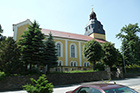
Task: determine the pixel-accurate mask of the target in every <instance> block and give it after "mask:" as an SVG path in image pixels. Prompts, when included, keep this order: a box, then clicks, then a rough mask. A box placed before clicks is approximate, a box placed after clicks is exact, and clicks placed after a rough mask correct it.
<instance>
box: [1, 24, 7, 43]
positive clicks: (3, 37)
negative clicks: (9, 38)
mask: <svg viewBox="0 0 140 93" xmlns="http://www.w3.org/2000/svg"><path fill="white" fill-rule="evenodd" d="M2 33H3V29H2V27H1V25H0V41H2V40H4V39H6V37H5V36H3V35H2Z"/></svg>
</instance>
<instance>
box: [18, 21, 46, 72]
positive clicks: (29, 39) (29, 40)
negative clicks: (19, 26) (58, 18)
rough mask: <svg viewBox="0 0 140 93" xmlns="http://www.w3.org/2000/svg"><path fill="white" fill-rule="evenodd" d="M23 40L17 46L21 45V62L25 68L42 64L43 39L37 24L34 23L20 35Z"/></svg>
mask: <svg viewBox="0 0 140 93" xmlns="http://www.w3.org/2000/svg"><path fill="white" fill-rule="evenodd" d="M22 38H23V39H20V40H19V42H18V43H19V45H21V46H20V47H21V48H20V49H21V56H22V57H21V60H22V62H23V63H24V64H25V66H26V67H27V65H30V69H31V66H32V65H37V64H40V63H41V62H43V59H42V56H43V47H44V44H43V39H44V35H43V34H42V33H41V28H39V24H38V23H37V22H36V21H34V23H32V25H31V26H29V27H28V31H25V32H24V34H23V35H22Z"/></svg>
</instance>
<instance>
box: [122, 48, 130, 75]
mask: <svg viewBox="0 0 140 93" xmlns="http://www.w3.org/2000/svg"><path fill="white" fill-rule="evenodd" d="M127 49H129V47H128V48H127ZM127 49H125V50H124V51H123V52H122V53H123V65H124V72H125V73H127V72H126V66H125V59H124V52H125V51H126V50H127Z"/></svg>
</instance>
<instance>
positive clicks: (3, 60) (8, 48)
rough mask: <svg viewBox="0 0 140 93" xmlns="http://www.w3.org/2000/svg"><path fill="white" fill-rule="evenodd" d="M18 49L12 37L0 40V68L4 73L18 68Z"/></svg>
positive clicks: (14, 71) (13, 71)
mask: <svg viewBox="0 0 140 93" xmlns="http://www.w3.org/2000/svg"><path fill="white" fill-rule="evenodd" d="M19 57H20V51H19V48H18V47H17V44H16V42H15V41H14V40H13V38H12V37H8V38H7V39H5V40H2V41H1V42H0V69H1V71H4V72H6V73H16V72H17V71H18V70H19V69H20V68H19V65H20V64H21V63H20V62H19Z"/></svg>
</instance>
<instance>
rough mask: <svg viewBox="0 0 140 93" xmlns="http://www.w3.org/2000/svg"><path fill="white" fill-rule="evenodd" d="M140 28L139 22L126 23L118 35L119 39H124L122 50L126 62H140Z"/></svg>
mask: <svg viewBox="0 0 140 93" xmlns="http://www.w3.org/2000/svg"><path fill="white" fill-rule="evenodd" d="M139 32H140V28H139V26H138V24H137V23H136V24H129V25H128V26H127V25H125V27H123V28H122V29H121V32H120V33H118V34H117V35H116V37H117V38H118V39H121V40H122V46H121V51H122V52H123V53H124V58H125V61H126V64H133V63H136V64H140V56H139V55H140V47H137V46H139V45H140V38H139V36H138V33H139Z"/></svg>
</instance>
